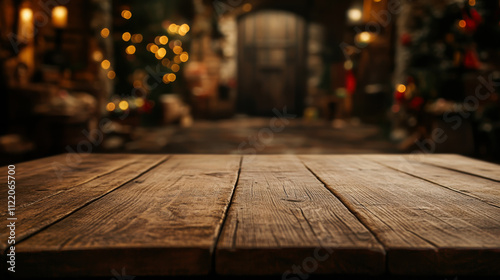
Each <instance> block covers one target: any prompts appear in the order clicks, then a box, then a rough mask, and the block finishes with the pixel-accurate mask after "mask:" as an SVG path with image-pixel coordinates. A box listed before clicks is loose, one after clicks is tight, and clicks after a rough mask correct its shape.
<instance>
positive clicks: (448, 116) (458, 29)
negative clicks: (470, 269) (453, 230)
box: [0, 0, 500, 165]
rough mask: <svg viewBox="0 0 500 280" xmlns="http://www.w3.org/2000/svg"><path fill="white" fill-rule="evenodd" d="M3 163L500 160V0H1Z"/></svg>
mask: <svg viewBox="0 0 500 280" xmlns="http://www.w3.org/2000/svg"><path fill="white" fill-rule="evenodd" d="M0 31H1V34H0V35H1V36H0V106H1V108H0V113H1V114H2V116H0V122H1V126H0V164H1V165H6V164H12V163H15V162H19V161H25V160H30V159H35V158H39V157H44V156H49V155H54V154H58V153H63V152H72V153H89V152H91V153H93V152H96V153H103V152H106V153H209V154H210V153H241V154H260V153H315V154H321V153H333V154H337V153H459V154H463V155H468V156H472V157H476V158H481V159H485V160H489V161H496V162H498V161H500V101H499V96H498V88H499V86H500V72H499V70H500V1H498V0H437V1H436V0H433V1H431V0H414V1H407V0H352V1H348V0H336V1H331V0H314V1H306V0H274V1H270V0H268V1H266V0H215V1H213V0H148V1H140V0H114V1H112V0H89V1H84V0H0Z"/></svg>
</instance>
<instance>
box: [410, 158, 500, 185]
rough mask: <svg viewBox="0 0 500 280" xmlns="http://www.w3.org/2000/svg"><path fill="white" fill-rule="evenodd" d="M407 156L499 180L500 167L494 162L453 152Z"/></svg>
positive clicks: (414, 159) (415, 159)
mask: <svg viewBox="0 0 500 280" xmlns="http://www.w3.org/2000/svg"><path fill="white" fill-rule="evenodd" d="M407 158H408V160H413V161H420V162H423V163H426V164H430V165H434V166H440V167H444V168H448V169H452V170H456V171H459V172H463V173H467V174H471V175H474V176H478V177H483V178H486V179H490V180H494V181H497V182H500V168H499V166H498V165H497V164H494V163H489V162H485V161H481V160H477V159H472V158H468V157H465V156H461V155H453V154H425V155H413V156H407Z"/></svg>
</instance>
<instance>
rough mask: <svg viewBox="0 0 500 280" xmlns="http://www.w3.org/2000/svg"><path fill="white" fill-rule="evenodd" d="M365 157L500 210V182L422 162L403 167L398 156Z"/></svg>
mask: <svg viewBox="0 0 500 280" xmlns="http://www.w3.org/2000/svg"><path fill="white" fill-rule="evenodd" d="M363 157H364V158H367V159H370V160H373V161H376V162H378V163H380V164H382V165H384V166H387V167H389V168H392V169H395V170H398V171H401V172H405V173H407V174H410V175H413V176H415V177H419V178H421V179H424V180H427V181H429V182H432V183H434V184H437V185H440V186H442V187H445V188H448V189H451V190H453V191H456V192H459V193H462V194H464V195H467V196H470V197H474V198H477V199H479V200H481V201H484V202H486V203H488V204H490V205H493V206H496V207H499V208H500V183H499V182H495V181H492V180H488V179H483V178H480V177H479V178H478V177H476V176H473V175H469V174H465V173H462V172H456V171H453V170H450V169H446V168H442V167H437V166H433V165H427V164H423V163H420V162H411V163H410V165H407V166H405V165H401V164H400V163H401V162H402V161H403V160H405V158H404V157H403V156H398V155H394V156H390V157H388V156H384V155H366V156H363ZM471 165H474V162H471ZM409 166H411V167H409ZM498 169H499V170H498V171H499V172H500V166H498Z"/></svg>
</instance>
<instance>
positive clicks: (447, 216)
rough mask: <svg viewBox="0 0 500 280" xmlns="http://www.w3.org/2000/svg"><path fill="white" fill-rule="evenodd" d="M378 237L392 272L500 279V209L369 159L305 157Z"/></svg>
mask: <svg viewBox="0 0 500 280" xmlns="http://www.w3.org/2000/svg"><path fill="white" fill-rule="evenodd" d="M300 158H301V159H302V160H303V162H304V163H305V164H306V165H307V166H308V167H309V168H310V169H311V170H312V171H313V172H314V173H315V174H316V175H317V176H318V177H319V178H320V179H321V180H322V181H323V182H325V184H326V185H327V186H328V188H330V189H331V190H332V192H334V193H335V194H336V195H337V196H338V197H339V198H340V199H341V200H342V201H343V202H344V204H345V205H346V206H347V207H349V208H350V210H351V211H353V212H354V213H355V214H356V216H357V217H358V218H359V219H360V220H361V221H362V222H363V224H364V225H365V226H367V227H368V228H370V229H371V231H372V232H374V233H375V235H376V236H377V238H378V240H380V241H381V242H382V243H383V244H384V247H385V248H386V250H387V265H388V272H389V273H391V274H406V275H415V274H427V275H440V274H443V275H467V274H474V275H483V274H485V275H499V274H500V267H499V266H498V263H500V209H499V208H497V207H494V206H491V205H488V204H486V203H484V202H482V201H480V200H478V199H476V198H472V197H469V196H465V195H462V194H460V193H457V192H455V191H452V190H449V189H446V188H443V187H441V186H437V185H435V184H432V183H429V182H427V181H424V180H421V179H419V178H415V177H413V176H410V175H407V174H404V173H400V172H397V171H394V170H392V169H389V168H388V167H385V166H382V165H380V164H378V163H375V162H371V161H369V160H367V159H365V158H363V157H361V156H301V157H300Z"/></svg>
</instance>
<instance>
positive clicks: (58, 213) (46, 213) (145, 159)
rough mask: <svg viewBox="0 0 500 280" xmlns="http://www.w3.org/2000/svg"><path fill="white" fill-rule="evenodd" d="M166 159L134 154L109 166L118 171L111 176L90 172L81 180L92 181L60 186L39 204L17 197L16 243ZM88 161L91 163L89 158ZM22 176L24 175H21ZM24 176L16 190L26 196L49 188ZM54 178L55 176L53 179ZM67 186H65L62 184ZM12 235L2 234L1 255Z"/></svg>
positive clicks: (41, 199) (2, 215) (102, 157)
mask: <svg viewBox="0 0 500 280" xmlns="http://www.w3.org/2000/svg"><path fill="white" fill-rule="evenodd" d="M92 157H94V158H99V159H100V161H101V162H103V163H104V162H105V161H103V160H106V159H107V158H108V157H107V156H106V155H92ZM166 158H167V157H166V156H160V155H134V156H131V157H130V160H128V159H127V160H122V161H121V164H119V163H118V162H116V163H112V162H111V164H110V166H115V167H117V169H115V170H114V171H113V172H111V173H107V174H105V173H102V174H101V175H99V176H97V177H95V174H92V173H87V174H85V175H82V174H80V176H82V178H81V180H82V181H84V180H87V179H86V178H92V179H90V181H87V182H85V183H81V184H79V185H77V186H73V185H63V186H64V187H65V188H64V189H61V188H60V187H61V186H57V185H50V184H49V185H50V186H57V187H58V188H57V189H58V191H57V192H51V193H50V195H48V194H46V195H45V196H43V197H40V198H38V199H37V200H36V201H33V202H31V203H26V202H25V201H24V199H26V198H25V197H23V195H17V198H18V199H19V200H18V202H19V204H20V205H21V206H20V207H18V209H17V211H16V212H15V213H16V215H15V217H16V218H17V220H18V221H19V222H17V223H16V241H17V242H20V241H22V240H23V239H25V238H26V237H28V236H30V235H32V234H34V233H36V232H38V231H40V230H42V229H43V228H45V227H47V226H49V225H50V224H52V223H54V222H56V221H58V220H60V219H62V218H64V217H66V216H68V215H70V214H71V213H73V212H75V211H76V210H78V209H79V208H81V207H83V206H85V205H87V204H89V203H91V202H92V201H94V200H96V199H98V198H100V197H102V196H103V195H106V194H107V193H110V192H112V191H113V190H115V189H116V188H118V187H120V186H121V185H123V184H125V183H127V182H128V181H130V180H133V179H134V178H136V177H137V176H139V175H141V174H142V173H143V172H146V171H147V170H149V169H150V168H152V167H154V166H156V165H158V164H159V163H161V162H162V161H164V160H165V159H166ZM89 161H92V160H90V158H89ZM17 170H24V169H23V167H22V166H20V167H19V168H17ZM20 173H21V174H22V172H20ZM22 176H23V175H19V176H17V177H18V178H19V181H18V185H17V189H16V191H18V192H20V193H23V192H22V191H21V190H24V193H27V189H28V188H30V187H31V191H32V192H35V193H36V192H37V191H38V190H39V188H45V187H46V186H44V185H40V186H30V185H28V186H26V185H24V184H23V181H24V180H22V178H23V177H22ZM38 176H40V177H44V176H47V177H48V178H40V181H42V180H47V179H50V178H51V176H50V173H46V175H44V174H38ZM52 179H53V177H52ZM63 184H64V183H63ZM7 217H9V216H8V214H7V213H1V214H0V219H2V220H6V219H7ZM9 234H10V233H9V232H4V231H2V232H0V240H1V241H0V248H1V250H2V254H3V253H4V250H5V249H6V248H7V247H9V246H10V245H9V244H7V240H8V239H7V237H8V235H9Z"/></svg>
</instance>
